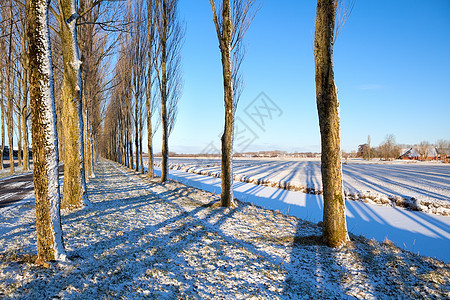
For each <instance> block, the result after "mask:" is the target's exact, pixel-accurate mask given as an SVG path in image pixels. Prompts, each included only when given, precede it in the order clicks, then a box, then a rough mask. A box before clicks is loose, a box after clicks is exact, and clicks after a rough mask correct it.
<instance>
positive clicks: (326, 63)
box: [314, 0, 349, 247]
mask: <svg viewBox="0 0 450 300" xmlns="http://www.w3.org/2000/svg"><path fill="white" fill-rule="evenodd" d="M335 5H336V4H335V0H318V1H317V17H316V28H315V37H314V59H315V81H316V100H317V111H318V114H319V126H320V136H321V145H322V158H321V161H322V164H321V171H322V184H323V201H324V211H323V239H324V242H325V243H326V244H328V245H329V246H331V247H340V246H342V245H344V244H345V243H346V242H347V241H348V240H349V238H348V234H347V225H346V219H345V198H344V195H343V189H342V165H341V145H340V117H339V101H338V98H337V90H336V85H335V83H334V71H333V39H334V26H335V13H336V6H335Z"/></svg>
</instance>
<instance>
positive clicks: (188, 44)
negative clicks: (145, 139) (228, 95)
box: [154, 0, 450, 153]
mask: <svg viewBox="0 0 450 300" xmlns="http://www.w3.org/2000/svg"><path fill="white" fill-rule="evenodd" d="M315 13H316V3H315V1H297V0H295V1H294V0H292V1H275V0H266V1H262V7H261V9H260V10H259V12H258V13H257V15H256V17H255V19H254V21H253V23H252V25H251V27H250V29H249V30H248V32H247V35H246V36H245V40H244V43H245V44H246V49H247V55H246V57H245V59H244V62H243V65H242V68H241V71H242V74H243V76H244V80H245V89H244V92H243V94H242V96H241V100H240V102H239V105H238V109H237V116H238V117H240V119H241V121H243V122H244V123H245V124H247V126H248V127H249V129H251V130H252V131H253V133H254V136H253V137H255V136H257V138H255V139H254V140H252V142H251V144H250V145H249V146H248V147H247V148H246V151H258V150H274V149H278V150H286V151H317V152H319V151H320V136H319V125H318V117H317V110H316V99H315V84H314V56H313V38H314V22H315ZM179 15H180V17H181V18H183V19H184V21H185V23H186V36H185V44H184V47H183V52H182V55H183V73H184V74H183V78H184V90H183V95H182V98H181V100H180V103H179V114H178V119H177V123H176V125H175V128H174V131H173V133H172V135H171V136H170V139H169V144H170V150H171V151H175V152H177V153H198V152H201V151H202V150H203V149H204V148H205V147H206V146H207V145H208V144H210V143H211V142H212V143H213V145H214V146H215V147H220V139H219V134H220V133H221V131H222V128H223V123H224V120H223V119H224V108H223V107H224V106H223V85H222V69H221V62H220V53H219V48H218V41H217V36H216V33H215V29H214V24H213V22H212V12H211V7H210V5H209V1H206V0H205V1H198V0H197V1H192V0H182V1H181V2H180V6H179ZM449 32H450V1H449V0H440V1H438V0H431V1H414V0H412V1H411V0H409V1H397V0H396V1H364V0H360V1H357V2H356V4H355V6H354V9H353V12H352V15H351V16H350V18H349V19H348V21H347V23H346V24H345V26H344V28H343V31H342V32H341V34H340V35H339V37H338V40H337V42H336V45H335V48H334V67H335V78H336V85H337V87H338V89H339V94H338V96H339V100H340V105H341V130H342V149H343V150H344V151H351V150H356V148H357V146H358V145H359V144H362V143H364V142H366V140H367V136H368V135H369V134H370V136H371V139H372V145H378V144H379V143H381V142H382V141H383V139H384V138H385V136H386V135H387V134H394V135H395V137H396V139H397V142H398V143H405V144H414V143H419V142H420V141H422V140H428V141H430V142H435V141H436V140H437V139H441V138H443V139H450V117H449V115H450V33H449ZM261 92H264V93H265V94H266V95H267V97H269V98H270V99H271V100H272V101H273V103H275V104H276V105H277V107H278V108H279V109H280V110H281V116H280V112H279V111H276V113H275V111H274V115H273V116H272V120H270V119H268V118H266V119H265V121H266V122H265V124H264V126H263V127H262V128H261V127H258V126H257V125H256V124H255V123H254V122H253V121H252V120H251V119H250V118H249V116H248V115H246V114H245V108H246V107H248V106H249V107H250V108H251V107H252V105H251V103H252V101H253V100H254V99H255V98H256V97H257V96H258V95H259V94H260V93H261ZM258 101H260V100H258ZM154 143H155V149H154V151H155V152H159V151H160V149H161V135H160V130H159V132H158V133H157V134H156V135H155V140H154Z"/></svg>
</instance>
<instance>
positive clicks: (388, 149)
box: [378, 134, 401, 161]
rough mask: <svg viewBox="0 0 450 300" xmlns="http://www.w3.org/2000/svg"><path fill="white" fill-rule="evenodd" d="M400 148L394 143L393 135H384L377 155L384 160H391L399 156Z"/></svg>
mask: <svg viewBox="0 0 450 300" xmlns="http://www.w3.org/2000/svg"><path fill="white" fill-rule="evenodd" d="M400 150H401V149H400V147H399V146H398V145H397V143H396V141H395V136H394V135H393V134H388V135H386V137H385V139H384V141H383V143H382V144H381V145H380V146H378V155H379V156H380V158H382V159H384V160H386V161H387V160H391V159H395V158H398V157H399V156H400Z"/></svg>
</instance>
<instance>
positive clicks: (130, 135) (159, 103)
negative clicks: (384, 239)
mask: <svg viewBox="0 0 450 300" xmlns="http://www.w3.org/2000/svg"><path fill="white" fill-rule="evenodd" d="M6 2H7V3H8V4H9V6H8V5H2V11H1V13H2V14H1V15H2V23H1V24H2V26H1V32H2V35H1V40H2V42H1V47H3V48H2V49H9V51H6V53H7V54H8V55H6V56H3V57H2V59H3V60H2V65H1V66H2V72H3V73H4V75H3V73H2V76H1V78H2V85H1V89H2V120H3V116H5V119H7V121H8V125H7V129H8V132H9V131H12V130H13V127H14V125H13V122H14V121H13V120H14V117H10V114H12V112H13V110H14V109H13V107H14V99H16V101H18V100H17V99H19V98H21V99H27V96H24V94H25V91H26V90H27V89H26V88H25V89H23V85H24V84H27V82H28V84H29V87H30V103H31V116H32V122H31V124H32V141H33V153H34V156H35V157H34V164H35V165H34V172H35V176H34V184H35V194H36V215H37V220H36V228H37V232H38V234H37V243H38V261H39V262H40V263H44V262H45V261H48V260H51V259H64V256H65V254H64V245H63V244H62V232H61V224H60V217H59V209H60V203H61V207H63V208H67V209H73V208H80V207H84V206H87V205H89V200H88V195H87V191H86V179H88V178H89V176H91V175H92V176H93V165H94V163H95V160H96V153H98V151H99V150H100V151H101V152H102V154H103V155H104V156H106V157H107V158H110V159H114V160H116V161H119V162H121V163H123V164H124V165H126V166H128V167H130V168H134V169H135V170H136V171H140V172H144V166H143V149H142V144H143V143H142V142H143V132H144V127H145V123H147V131H148V136H147V138H148V145H149V149H148V153H149V162H150V164H149V176H153V170H152V168H153V164H152V163H151V162H152V160H153V158H152V153H153V151H152V144H153V143H152V138H153V133H154V132H155V130H156V128H157V127H158V124H159V122H161V126H162V138H163V141H162V173H161V181H163V182H164V181H165V180H167V175H168V154H169V146H168V137H169V135H170V133H171V131H172V130H173V127H174V124H175V119H176V114H177V103H178V101H179V98H180V95H181V88H182V80H181V69H180V66H181V57H180V48H181V45H182V40H183V37H184V26H183V24H182V22H180V20H179V18H178V14H177V4H178V1H177V0H147V1H145V2H144V0H135V1H133V0H128V1H127V2H126V5H125V6H124V8H123V10H117V11H120V13H118V15H115V10H114V9H110V7H108V6H106V5H105V6H102V4H105V3H107V2H106V1H92V0H80V1H75V0H55V2H54V3H51V2H50V0H26V2H25V3H22V4H21V3H20V2H19V1H13V0H10V1H6ZM114 2H115V1H113V3H114ZM210 4H211V8H212V12H213V21H214V25H215V28H216V32H217V37H218V41H219V49H220V54H221V60H222V67H223V85H224V106H225V127H224V133H223V136H222V138H221V141H222V194H221V206H226V207H231V206H233V205H234V201H233V193H232V180H233V179H232V161H231V159H232V148H233V147H232V146H233V129H234V114H235V110H236V106H237V103H238V100H239V96H240V92H241V91H242V84H241V76H240V73H239V67H240V65H241V62H242V59H243V54H244V53H245V51H244V49H243V47H242V41H243V37H244V35H245V33H246V31H247V29H248V28H249V26H250V23H251V21H252V19H253V17H254V15H255V12H256V9H255V8H254V4H255V1H253V0H232V1H230V0H222V1H220V0H217V1H215V0H210ZM21 5H22V6H21ZM338 5H339V4H338V1H336V0H318V3H317V21H316V31H315V44H314V45H315V49H314V56H315V63H316V69H315V71H316V94H317V107H318V113H319V125H320V130H321V136H322V178H323V186H324V229H323V238H324V241H325V242H326V243H327V244H328V245H330V246H334V247H335V246H340V245H342V244H344V243H345V242H346V241H347V240H348V235H347V229H346V222H345V215H344V210H345V206H344V198H343V193H342V170H341V162H340V157H341V155H340V120H339V105H338V100H337V88H336V86H335V83H334V71H333V63H332V55H333V44H334V42H335V35H336V33H335V30H336V29H335V27H336V26H335V15H336V9H337V7H338ZM14 9H16V10H18V11H19V10H22V11H23V12H22V15H23V16H24V17H23V19H21V18H18V20H15V19H14V18H13V16H17V15H20V14H16V13H14V12H13V11H14ZM49 12H51V14H50V13H49ZM13 19H14V20H15V21H13ZM117 19H121V24H122V25H117V24H116V23H115V21H116V20H117ZM20 22H24V24H25V25H23V32H22V35H20V34H18V35H13V32H16V31H15V30H13V29H14V27H18V26H19V24H21V23H20ZM27 22H28V23H27ZM338 25H339V24H338ZM336 28H339V26H337V27H336ZM50 29H51V32H50ZM117 29H119V31H116V30H117ZM100 30H103V31H105V32H109V31H110V30H112V31H114V32H115V33H114V37H112V38H110V37H109V36H108V34H105V33H104V32H102V33H100ZM25 33H26V34H25ZM20 37H22V39H23V43H25V45H26V46H23V45H22V50H21V51H19V50H20V49H19V48H20V47H19V48H18V47H17V45H18V43H13V41H14V40H20V39H19V38H20ZM25 37H27V38H25ZM111 40H114V41H113V42H111ZM114 42H117V45H118V49H119V51H118V52H117V55H116V56H113V58H112V60H113V61H115V68H114V71H113V73H112V74H110V76H109V74H108V70H109V68H108V63H109V61H110V60H108V57H109V54H110V53H111V49H113V44H114ZM14 45H15V46H14ZM14 47H15V49H16V48H17V49H19V50H17V52H13V51H12V49H13V48H14ZM51 48H53V49H55V50H54V54H53V55H52V52H51V51H50V49H51ZM13 58H16V60H15V62H16V65H14V64H13V63H12V62H13ZM18 58H20V60H19V59H18ZM53 58H55V59H54V60H53V62H52V59H53ZM20 64H22V68H23V70H22V72H18V71H17V70H16V69H20ZM25 69H27V72H28V77H29V80H26V79H25V80H24V81H22V80H19V79H22V78H23V77H24V76H25V75H24V74H26V73H27V72H25V71H24V70H25ZM13 73H17V76H18V77H14V76H16V75H13ZM19 73H20V74H21V76H22V77H20V76H19V75H18V74H19ZM4 81H6V82H4ZM4 89H5V92H3V90H4ZM3 95H5V99H6V101H3ZM13 95H15V96H13ZM17 95H19V96H20V97H19V96H17ZM106 97H108V98H109V101H108V103H107V105H105V104H104V102H103V100H104V99H105V98H106ZM20 101H22V100H20ZM3 103H5V107H3ZM20 103H22V104H23V102H20ZM22 104H21V105H22ZM103 109H104V110H105V111H104V112H103ZM17 111H19V110H17ZM56 112H59V113H58V114H56ZM156 112H159V114H158V113H156ZM18 113H19V112H18ZM152 116H155V117H158V118H157V120H160V121H157V123H156V126H154V125H153V124H152ZM103 118H104V121H103V122H102V120H103ZM16 119H17V120H19V119H20V120H21V118H16ZM25 120H26V119H25ZM25 123H26V122H25ZM101 125H103V130H101V127H102V126H101ZM2 128H4V127H2ZM12 136H13V134H12V133H11V134H8V137H9V139H10V145H11V146H12V144H13V142H12V141H11V139H12ZM58 136H59V137H60V138H59V139H58ZM100 138H101V141H99V139H100ZM97 148H99V149H97ZM11 149H12V147H11ZM11 152H12V151H11ZM59 154H62V155H61V157H63V160H64V172H65V176H64V187H63V199H62V202H60V201H61V200H60V195H59V183H58V176H57V166H58V160H59ZM11 158H12V157H11ZM11 161H12V159H11Z"/></svg>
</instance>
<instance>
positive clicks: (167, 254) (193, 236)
mask: <svg viewBox="0 0 450 300" xmlns="http://www.w3.org/2000/svg"><path fill="white" fill-rule="evenodd" d="M181 192H183V195H182V197H184V198H188V195H187V194H186V193H185V192H186V190H184V191H181ZM179 194H180V190H174V191H167V192H165V193H161V194H160V196H161V197H162V198H163V200H165V201H167V202H168V203H169V204H171V205H173V206H174V207H175V209H178V211H179V214H178V215H176V216H175V217H173V218H169V219H167V220H165V221H164V222H161V223H159V224H157V225H153V226H152V225H150V226H146V227H145V228H140V229H136V230H131V231H128V232H126V233H125V234H124V235H123V236H119V237H116V238H113V239H112V240H109V241H101V242H99V243H96V244H92V245H89V246H87V247H84V248H81V249H77V250H76V251H73V252H72V253H69V255H71V256H72V259H73V260H74V263H77V261H79V260H80V259H81V258H88V257H91V259H92V257H95V256H97V257H98V255H100V254H101V253H99V251H101V250H103V249H104V248H103V247H102V246H104V245H105V243H107V245H108V246H109V248H114V247H115V246H118V245H121V244H126V245H129V246H127V247H126V248H125V249H122V250H121V257H126V258H129V259H127V260H126V261H121V260H118V259H117V258H116V256H115V254H107V255H104V256H103V257H102V260H103V261H105V263H104V265H105V266H107V267H105V268H103V267H101V268H100V269H98V270H95V271H94V270H92V271H93V272H95V273H94V274H99V275H101V274H106V273H107V271H108V270H123V271H124V272H123V273H125V274H133V276H132V277H130V278H125V279H126V280H129V281H134V282H135V279H134V278H140V277H141V276H143V275H145V270H146V269H145V268H140V269H139V272H140V273H136V272H132V271H135V270H136V268H135V264H140V265H142V266H152V265H153V266H156V265H160V266H161V267H164V266H162V265H161V264H159V261H160V260H161V259H164V260H166V259H169V261H167V262H168V263H170V262H171V261H172V259H173V258H174V254H176V253H180V251H181V250H182V249H181V248H180V247H183V248H184V247H186V246H187V247H188V248H189V246H194V245H195V244H198V243H201V240H202V238H203V237H205V234H204V233H206V232H213V233H215V234H216V235H217V237H218V238H219V239H221V240H224V241H225V242H226V243H228V244H231V246H232V247H234V248H236V247H237V248H236V249H238V248H239V247H244V248H245V249H247V250H248V251H250V252H251V253H253V254H255V255H256V256H257V257H264V258H266V259H267V260H271V259H274V257H272V256H271V255H270V254H269V253H266V252H264V251H261V250H260V249H256V248H255V247H254V246H253V245H252V244H249V243H247V242H245V241H242V240H239V239H235V238H233V237H231V236H228V235H227V234H226V233H224V232H223V231H222V230H221V229H220V226H221V224H223V223H224V222H226V221H227V220H228V219H229V218H232V217H233V216H234V215H235V214H236V213H237V212H239V211H240V210H241V209H242V208H243V207H238V208H237V209H234V210H232V211H231V212H230V213H223V212H224V210H223V209H215V210H212V211H211V212H210V213H209V214H207V216H206V218H203V219H199V218H198V217H196V214H198V213H199V212H200V211H202V210H204V209H208V208H209V207H210V205H211V203H208V204H205V205H202V206H200V207H197V208H196V209H194V210H192V211H190V212H185V211H183V208H182V207H181V206H179V205H178V204H177V203H176V201H177V200H178V199H179ZM191 200H192V201H194V202H195V201H196V200H195V199H191ZM141 201H145V200H141ZM127 202H128V201H127ZM220 214H222V216H220ZM217 216H220V218H218V220H215V219H216V217H217ZM98 217H100V216H98ZM213 219H214V220H215V221H214V222H213V223H210V220H213ZM177 222H178V223H181V224H180V226H178V227H177V228H175V229H172V230H171V231H169V232H168V233H167V234H163V235H160V236H159V237H158V238H157V239H156V238H150V239H149V240H147V242H146V243H140V244H139V245H138V246H133V245H137V244H138V242H139V238H140V237H141V236H144V235H147V234H149V233H152V232H156V231H157V230H158V229H161V228H166V227H171V224H174V223H177ZM199 226H200V228H198V227H199ZM171 228H172V227H171ZM192 229H194V230H192ZM216 239H217V238H216ZM181 240H183V241H184V243H183V244H182V246H179V245H178V244H179V242H180V241H181ZM174 241H175V242H174ZM177 241H178V242H177ZM186 241H187V244H186ZM68 242H69V241H68ZM215 244H217V241H216V242H214V243H212V244H210V246H211V245H213V246H214V245H215ZM148 247H153V248H157V251H156V253H155V254H154V255H153V256H147V258H146V259H145V260H144V261H142V260H137V259H136V258H137V257H140V255H139V253H140V251H141V249H146V248H148ZM102 248H103V249H102ZM217 248H219V247H218V246H217ZM219 249H220V248H219ZM94 260H95V258H94ZM257 260H259V258H258V259H257ZM107 262H108V263H107ZM109 262H111V263H112V264H111V263H109ZM229 262H230V266H232V265H235V264H236V261H234V260H232V259H231V258H230V259H229ZM212 263H213V264H214V262H212ZM247 263H248V262H247ZM272 267H273V268H275V267H276V266H275V265H273V266H272ZM216 268H217V269H220V268H221V267H220V266H218V265H216ZM126 270H129V271H130V272H127V271H126ZM173 270H174V269H172V271H173ZM175 270H176V271H178V272H175V273H179V274H186V273H196V272H198V271H197V270H196V269H195V268H194V267H193V266H189V265H187V264H184V265H178V266H177V267H175ZM224 271H225V272H226V273H229V277H231V278H232V277H233V275H232V274H231V273H232V271H233V269H232V268H231V267H230V268H229V269H228V270H226V269H225V270H224ZM268 271H270V270H268ZM75 272H76V271H75ZM121 274H122V273H121ZM66 276H67V274H57V276H54V277H53V278H52V279H51V280H50V281H48V282H47V283H46V284H44V286H52V287H56V288H53V291H52V292H51V293H50V291H49V293H48V294H47V296H55V295H56V294H57V293H58V292H59V291H62V290H64V289H65V288H66V287H68V286H70V285H73V286H79V284H78V283H77V282H76V281H77V279H76V278H73V276H67V278H70V279H71V280H67V278H66V279H64V277H66ZM175 277H176V275H175ZM63 279H64V284H63V285H61V284H60V282H61V281H62V280H63ZM36 280H37V279H36ZM187 282H188V284H189V285H190V289H195V288H196V282H195V281H194V280H187ZM108 283H109V282H108V279H106V278H105V279H103V280H102V279H101V277H100V276H99V277H98V280H97V282H96V285H98V286H102V285H103V284H105V285H107V284H108ZM29 286H30V287H31V286H34V283H31V284H29ZM25 288H27V286H25ZM197 288H198V287H197ZM201 288H202V289H203V292H207V291H208V290H209V289H210V288H217V287H216V286H215V285H214V284H209V283H207V282H202V287H201ZM218 288H220V287H218ZM222 289H223V287H222ZM224 292H227V291H224ZM267 292H268V291H266V293H267ZM167 293H168V294H169V295H172V296H173V294H172V293H171V291H170V290H169V291H168V292H167ZM270 295H271V294H270V293H269V294H268V296H270ZM272 296H274V295H272Z"/></svg>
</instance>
